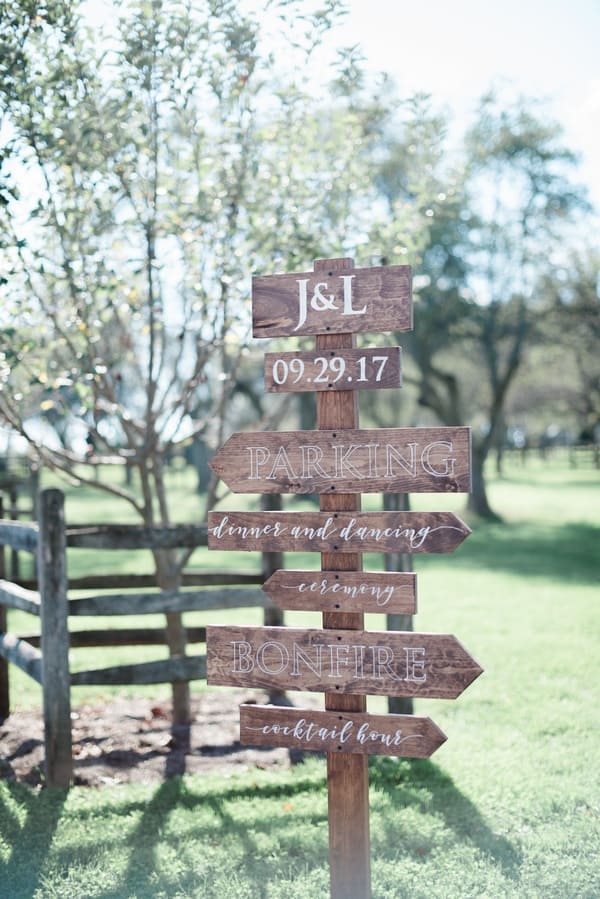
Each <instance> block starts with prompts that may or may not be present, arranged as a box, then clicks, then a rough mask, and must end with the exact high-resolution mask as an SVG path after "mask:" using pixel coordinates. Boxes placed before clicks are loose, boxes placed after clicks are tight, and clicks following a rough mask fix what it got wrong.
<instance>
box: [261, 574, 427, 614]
mask: <svg viewBox="0 0 600 899" xmlns="http://www.w3.org/2000/svg"><path fill="white" fill-rule="evenodd" d="M263 590H264V591H265V593H266V594H267V596H268V597H269V598H270V599H271V600H272V601H273V602H274V603H275V605H276V606H279V608H280V609H290V610H293V609H297V610H299V611H306V610H307V609H316V610H318V611H322V612H326V611H328V612H338V611H340V609H342V608H343V609H344V610H345V611H346V612H385V613H386V614H387V615H414V614H415V612H416V611H417V576H416V574H412V573H410V572H395V571H389V572H388V571H386V572H381V571H281V570H280V571H276V572H275V573H274V574H272V575H271V577H270V578H269V580H268V581H265V583H264V584H263Z"/></svg>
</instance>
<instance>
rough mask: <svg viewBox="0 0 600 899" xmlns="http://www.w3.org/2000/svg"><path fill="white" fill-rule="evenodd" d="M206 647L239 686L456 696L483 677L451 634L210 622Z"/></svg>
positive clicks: (219, 677) (223, 681)
mask: <svg viewBox="0 0 600 899" xmlns="http://www.w3.org/2000/svg"><path fill="white" fill-rule="evenodd" d="M206 648H207V675H208V683H209V684H215V685H216V684H219V685H225V686H232V687H263V688H265V689H269V688H270V687H273V686H275V687H279V688H281V689H284V690H285V689H287V690H308V691H311V692H318V693H320V692H327V693H331V694H337V693H340V694H346V693H350V694H352V693H356V694H362V695H368V694H374V695H383V696H390V695H391V696H418V697H420V698H431V699H456V697H457V696H460V694H461V693H462V692H463V690H465V689H466V687H468V686H469V684H471V683H472V682H473V681H474V680H475V679H476V678H477V677H479V675H480V674H481V672H482V668H481V667H480V666H479V665H478V664H477V662H476V661H475V660H474V659H473V658H471V656H470V655H469V653H468V652H467V651H466V650H465V648H464V647H463V646H462V645H461V644H460V643H459V641H458V640H457V639H456V637H454V636H452V635H451V634H422V633H413V632H412V631H408V632H401V631H393V632H390V631H362V630H361V631H358V630H350V629H343V630H341V629H340V630H334V629H323V630H319V629H316V628H307V629H304V628H295V627H269V628H258V627H229V626H227V627H222V626H214V625H213V626H210V625H209V626H208V627H207V630H206Z"/></svg>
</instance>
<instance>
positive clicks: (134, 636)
mask: <svg viewBox="0 0 600 899" xmlns="http://www.w3.org/2000/svg"><path fill="white" fill-rule="evenodd" d="M37 508H38V509H39V516H40V520H39V524H24V523H17V522H15V521H14V520H0V719H2V718H5V717H7V716H8V713H9V690H8V686H9V682H8V666H7V662H11V663H12V664H15V665H17V666H18V667H19V668H20V669H21V670H22V671H24V672H25V673H26V674H28V675H29V676H30V677H32V678H33V679H34V680H35V681H37V682H38V683H39V684H41V686H42V695H43V708H44V734H45V749H46V780H47V783H48V784H49V785H53V786H60V787H67V786H69V784H70V783H71V782H72V778H73V763H72V746H71V720H70V719H71V707H70V690H71V687H72V686H82V685H87V686H90V685H104V686H106V685H138V684H159V683H176V682H180V681H190V680H198V679H204V678H205V677H206V656H205V655H183V656H175V655H174V656H173V657H171V658H168V659H161V660H157V661H152V662H142V663H135V664H126V665H115V666H112V667H108V668H99V669H94V670H87V671H73V672H72V671H71V670H70V667H69V649H70V648H71V649H77V648H81V647H92V646H103V647H108V646H126V645H132V646H133V645H145V646H146V645H147V646H150V645H157V646H158V645H166V643H167V628H166V627H163V628H156V627H155V628H139V627H138V628H126V627H125V628H115V629H110V630H109V629H87V630H83V629H78V630H70V629H69V619H70V618H74V617H77V618H81V617H85V616H94V617H96V616H113V615H145V614H156V613H164V614H169V613H172V612H191V611H213V610H217V609H234V608H242V607H252V606H254V607H263V608H264V610H265V612H264V614H265V621H266V623H270V624H272V623H282V618H281V612H280V611H279V610H278V609H276V608H275V607H274V606H273V605H272V603H271V601H270V600H269V599H268V598H267V596H266V595H265V593H264V592H263V591H262V590H259V589H258V584H261V583H262V582H263V580H264V579H265V577H268V576H269V574H270V573H271V568H272V566H273V565H274V564H276V563H277V559H276V557H275V556H274V554H268V553H265V554H264V556H263V569H264V571H263V573H262V574H258V573H255V572H238V573H235V572H232V571H231V570H229V571H226V572H224V571H220V572H219V571H208V572H203V571H194V570H190V571H188V572H185V573H184V574H183V576H182V578H181V584H182V587H197V588H199V589H178V590H163V591H161V590H157V589H156V587H157V585H156V579H155V578H154V577H153V576H151V575H134V574H108V575H107V574H90V575H86V576H85V577H79V578H72V579H70V580H69V579H68V578H67V562H66V560H67V548H69V549H72V548H82V547H85V548H87V549H111V550H114V549H129V550H132V549H150V550H152V549H171V548H187V549H193V548H196V547H202V546H206V545H207V542H208V528H207V526H206V525H204V524H201V525H176V526H173V527H143V526H137V525H124V524H112V525H99V526H98V525H91V524H82V525H72V524H69V525H68V526H67V525H66V523H65V519H64V496H63V494H62V493H61V491H59V490H56V489H52V490H44V491H42V492H41V493H40V494H39V500H38V503H37ZM4 547H9V548H10V549H11V550H13V551H14V550H15V549H17V550H27V551H28V552H32V553H36V560H37V574H38V577H37V579H36V580H32V579H29V580H27V581H25V580H19V583H15V582H12V581H8V580H5V579H2V578H3V576H4V573H5V565H4ZM144 588H148V590H146V589H144ZM152 588H154V589H152ZM106 589H109V590H115V591H118V592H113V593H92V594H90V595H87V596H83V597H78V598H74V599H71V598H69V595H68V594H69V592H70V591H72V590H94V591H97V590H98V591H99V590H106ZM149 590H152V592H148V591H149ZM7 609H16V610H20V611H22V612H27V613H29V614H31V615H34V616H36V617H39V618H40V620H41V633H40V635H39V636H37V635H35V636H34V635H31V636H17V635H15V634H12V633H8V632H7V622H6V611H7ZM277 616H280V620H279V621H275V620H274V617H275V618H277ZM186 640H187V642H188V643H190V644H191V643H194V644H198V643H205V642H206V629H205V628H204V627H187V628H186Z"/></svg>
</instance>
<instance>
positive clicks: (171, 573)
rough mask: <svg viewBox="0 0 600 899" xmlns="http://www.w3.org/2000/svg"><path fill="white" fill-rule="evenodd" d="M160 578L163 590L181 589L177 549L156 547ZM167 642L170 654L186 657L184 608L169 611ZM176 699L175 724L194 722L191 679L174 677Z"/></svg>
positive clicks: (172, 689) (157, 571)
mask: <svg viewBox="0 0 600 899" xmlns="http://www.w3.org/2000/svg"><path fill="white" fill-rule="evenodd" d="M154 558H155V562H156V581H157V584H158V586H159V587H160V589H161V590H179V588H180V587H181V573H180V572H179V570H178V568H177V566H176V564H175V558H174V551H173V550H164V549H163V550H155V552H154ZM165 617H166V630H167V645H168V647H169V658H171V659H181V658H184V657H185V650H186V645H187V634H186V629H185V625H184V623H183V615H182V613H181V612H167V614H166V616H165ZM171 694H172V699H173V721H172V723H173V726H174V727H182V726H186V725H188V724H190V723H191V707H190V685H189V683H188V681H173V682H172V684H171Z"/></svg>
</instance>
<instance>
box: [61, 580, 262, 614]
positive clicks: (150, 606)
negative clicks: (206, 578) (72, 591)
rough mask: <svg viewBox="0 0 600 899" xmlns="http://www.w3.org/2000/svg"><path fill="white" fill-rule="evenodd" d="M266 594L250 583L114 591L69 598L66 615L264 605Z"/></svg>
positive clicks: (200, 609)
mask: <svg viewBox="0 0 600 899" xmlns="http://www.w3.org/2000/svg"><path fill="white" fill-rule="evenodd" d="M264 605H265V596H264V594H263V593H262V591H261V590H258V589H257V588H252V587H241V588H239V589H235V588H232V587H229V588H228V587H226V588H225V589H223V590H194V591H191V590H190V591H187V592H185V591H165V592H163V593H113V594H109V595H106V594H104V595H102V594H99V595H98V596H85V597H82V598H81V599H71V600H70V601H69V615H150V614H154V613H155V612H165V613H166V612H192V611H207V610H209V609H237V608H242V607H244V608H248V607H254V606H264Z"/></svg>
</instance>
